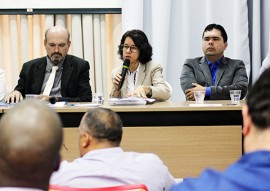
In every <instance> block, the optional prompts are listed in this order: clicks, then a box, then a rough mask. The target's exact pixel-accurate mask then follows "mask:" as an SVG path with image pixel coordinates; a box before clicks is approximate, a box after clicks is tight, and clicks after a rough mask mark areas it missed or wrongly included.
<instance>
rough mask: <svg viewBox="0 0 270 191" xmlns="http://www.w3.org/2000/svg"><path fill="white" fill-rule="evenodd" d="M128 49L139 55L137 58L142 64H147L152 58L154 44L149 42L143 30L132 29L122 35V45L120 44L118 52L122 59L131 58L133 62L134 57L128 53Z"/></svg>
mask: <svg viewBox="0 0 270 191" xmlns="http://www.w3.org/2000/svg"><path fill="white" fill-rule="evenodd" d="M130 43H131V44H132V45H130ZM129 47H130V49H129ZM127 51H130V52H131V53H134V54H136V55H137V57H135V58H136V59H138V61H139V62H140V63H141V64H146V63H147V62H149V61H151V60H152V55H153V52H152V46H151V44H150V43H149V42H148V38H147V36H146V34H145V33H144V32H143V31H141V30H136V29H134V30H130V31H127V32H126V33H125V34H124V35H123V36H122V39H121V42H120V45H119V46H118V54H119V55H120V58H121V59H122V60H124V59H130V61H131V62H132V57H131V58H130V55H127V54H126V52H127Z"/></svg>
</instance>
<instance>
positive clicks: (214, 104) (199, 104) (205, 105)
mask: <svg viewBox="0 0 270 191" xmlns="http://www.w3.org/2000/svg"><path fill="white" fill-rule="evenodd" d="M189 106H190V107H221V106H222V104H220V103H190V104H189Z"/></svg>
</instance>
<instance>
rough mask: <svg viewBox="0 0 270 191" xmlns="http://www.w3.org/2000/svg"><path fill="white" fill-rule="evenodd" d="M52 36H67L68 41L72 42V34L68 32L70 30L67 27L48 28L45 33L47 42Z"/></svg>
mask: <svg viewBox="0 0 270 191" xmlns="http://www.w3.org/2000/svg"><path fill="white" fill-rule="evenodd" d="M50 34H63V35H65V36H66V40H67V41H70V33H69V32H68V30H67V29H66V28H65V27H62V26H53V27H50V28H48V29H47V30H46V31H45V41H46V40H47V38H48V35H50Z"/></svg>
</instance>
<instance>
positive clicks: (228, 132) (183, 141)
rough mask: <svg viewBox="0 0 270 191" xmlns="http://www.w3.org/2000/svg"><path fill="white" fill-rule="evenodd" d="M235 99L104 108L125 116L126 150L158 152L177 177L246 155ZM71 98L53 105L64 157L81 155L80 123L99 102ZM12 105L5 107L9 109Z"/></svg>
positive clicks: (214, 166)
mask: <svg viewBox="0 0 270 191" xmlns="http://www.w3.org/2000/svg"><path fill="white" fill-rule="evenodd" d="M243 103H244V101H241V102H240V104H239V105H231V104H230V101H229V100H222V101H205V102H204V104H202V105H197V104H194V102H192V101H183V102H171V101H166V102H156V103H153V104H150V105H123V106H111V105H109V104H108V103H106V102H105V103H104V104H103V105H102V106H101V107H104V108H110V109H112V110H114V111H115V112H117V113H118V114H119V115H120V117H121V119H122V121H123V126H124V128H123V138H122V142H121V147H122V148H123V149H124V150H125V151H135V152H151V153H155V154H157V155H158V156H159V157H160V158H161V160H162V161H163V162H164V163H165V164H166V165H167V166H168V168H169V170H170V172H171V173H172V174H173V176H174V177H175V178H184V177H190V176H192V177H196V176H198V175H199V174H200V172H201V171H202V170H203V169H204V168H206V167H211V168H215V169H218V170H224V169H225V168H226V167H227V166H228V165H230V164H232V163H233V162H234V161H235V160H237V159H238V158H239V157H240V156H241V155H242V115H241V110H242V104H243ZM89 105H90V104H87V103H79V104H78V103H68V104H67V105H65V106H62V107H53V109H54V110H55V111H56V112H57V113H58V114H59V115H60V118H61V119H62V122H63V126H64V143H63V147H62V150H61V154H62V157H63V159H65V160H69V161H71V160H73V159H75V158H77V157H79V149H78V136H77V127H78V126H79V124H80V120H81V118H82V116H83V115H84V113H85V112H86V111H87V110H89V109H92V108H94V107H91V106H89ZM8 110H9V108H3V111H2V112H3V113H5V112H7V111H8Z"/></svg>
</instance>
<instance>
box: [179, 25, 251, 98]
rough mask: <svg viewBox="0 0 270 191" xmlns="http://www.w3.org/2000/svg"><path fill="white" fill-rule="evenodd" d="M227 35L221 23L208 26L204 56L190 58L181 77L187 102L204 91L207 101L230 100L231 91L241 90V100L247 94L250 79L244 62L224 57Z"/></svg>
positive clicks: (203, 44)
mask: <svg viewBox="0 0 270 191" xmlns="http://www.w3.org/2000/svg"><path fill="white" fill-rule="evenodd" d="M227 39H228V37H227V33H226V31H225V29H224V28H223V27H222V26H221V25H218V24H210V25H208V26H207V27H206V28H205V29H204V32H203V36H202V41H203V42H202V49H203V52H204V57H198V58H194V59H187V60H186V61H185V64H184V65H183V69H182V74H181V78H180V82H181V87H182V90H183V92H184V93H185V95H186V99H187V100H191V101H193V100H195V99H194V91H195V90H203V91H205V99H208V100H222V99H225V100H226V99H230V90H241V98H244V97H245V95H246V93H247V87H248V77H247V73H246V68H245V64H244V63H243V61H242V60H234V59H230V58H227V57H224V51H225V50H226V48H227V46H228V43H227Z"/></svg>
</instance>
